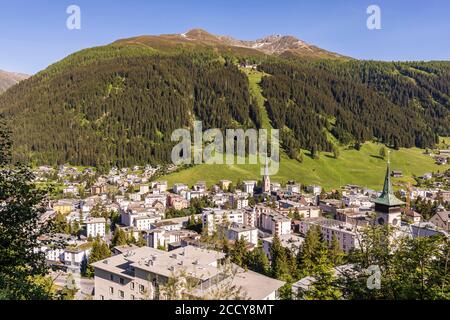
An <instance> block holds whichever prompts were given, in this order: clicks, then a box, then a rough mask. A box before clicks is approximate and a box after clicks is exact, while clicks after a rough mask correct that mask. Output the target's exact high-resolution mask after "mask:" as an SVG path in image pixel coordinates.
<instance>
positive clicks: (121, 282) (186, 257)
mask: <svg viewBox="0 0 450 320" xmlns="http://www.w3.org/2000/svg"><path fill="white" fill-rule="evenodd" d="M224 257H225V255H224V254H223V253H222V252H216V251H210V250H205V249H201V248H196V247H192V246H187V247H183V248H179V249H176V250H173V251H171V252H166V251H160V250H156V249H154V248H150V247H143V248H139V249H136V250H132V251H128V252H127V253H124V254H119V255H116V256H113V257H110V258H108V259H105V260H102V261H98V262H96V263H94V264H93V266H94V268H95V296H94V297H95V299H96V300H154V299H161V300H162V299H165V296H164V294H163V292H164V291H163V290H161V289H162V286H164V285H165V284H166V283H167V281H168V279H169V278H171V277H177V276H181V275H182V274H188V275H189V277H190V278H191V279H192V280H193V281H195V283H196V286H195V288H194V289H193V290H190V292H189V293H187V292H184V293H185V294H189V295H191V296H193V297H197V298H204V299H208V298H212V292H213V291H214V290H215V289H217V288H218V287H219V286H220V285H221V284H223V283H224V281H228V283H230V284H231V285H232V286H235V287H237V288H240V289H241V291H242V292H243V293H244V294H245V295H246V297H247V298H248V299H252V300H270V299H277V298H278V290H279V289H280V288H281V287H282V286H283V285H284V282H282V281H278V280H275V279H271V278H269V277H266V276H263V275H260V274H257V273H255V272H250V271H245V270H241V269H237V268H236V274H235V275H234V276H233V277H230V276H229V275H227V274H226V273H225V272H224V270H223V268H222V267H221V263H222V261H223V259H224Z"/></svg>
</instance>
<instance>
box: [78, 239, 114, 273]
mask: <svg viewBox="0 0 450 320" xmlns="http://www.w3.org/2000/svg"><path fill="white" fill-rule="evenodd" d="M110 256H111V251H110V250H109V247H108V245H107V244H106V242H104V241H102V240H101V239H100V237H96V238H95V239H94V242H93V243H92V250H91V254H90V255H89V264H88V266H87V268H86V269H85V270H83V272H84V275H85V276H86V277H89V278H92V277H94V272H95V270H94V267H93V266H92V264H93V263H94V262H97V261H100V260H103V259H106V258H109V257H110Z"/></svg>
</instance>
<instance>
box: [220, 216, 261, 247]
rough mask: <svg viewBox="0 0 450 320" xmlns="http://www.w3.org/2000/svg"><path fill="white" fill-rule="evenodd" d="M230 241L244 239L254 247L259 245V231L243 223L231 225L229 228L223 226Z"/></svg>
mask: <svg viewBox="0 0 450 320" xmlns="http://www.w3.org/2000/svg"><path fill="white" fill-rule="evenodd" d="M222 228H223V231H224V232H225V235H226V237H227V239H228V240H232V241H236V240H240V239H244V240H245V241H246V242H248V243H251V244H253V245H255V246H256V245H258V229H257V228H255V227H251V226H247V225H245V224H242V223H236V222H234V223H231V224H230V225H229V226H228V227H225V226H222Z"/></svg>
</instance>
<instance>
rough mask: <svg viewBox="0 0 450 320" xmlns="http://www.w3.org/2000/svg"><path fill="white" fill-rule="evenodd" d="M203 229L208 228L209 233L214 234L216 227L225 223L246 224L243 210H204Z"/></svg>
mask: <svg viewBox="0 0 450 320" xmlns="http://www.w3.org/2000/svg"><path fill="white" fill-rule="evenodd" d="M202 222H203V227H207V228H208V233H209V234H212V233H213V232H214V231H215V230H216V226H217V225H220V224H223V223H225V222H229V223H233V222H236V223H241V224H243V223H244V211H243V210H222V209H204V210H203V212H202Z"/></svg>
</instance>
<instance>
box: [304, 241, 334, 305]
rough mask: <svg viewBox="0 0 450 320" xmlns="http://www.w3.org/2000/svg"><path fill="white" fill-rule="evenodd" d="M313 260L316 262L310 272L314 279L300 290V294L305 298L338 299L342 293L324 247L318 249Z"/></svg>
mask: <svg viewBox="0 0 450 320" xmlns="http://www.w3.org/2000/svg"><path fill="white" fill-rule="evenodd" d="M315 261H316V263H315V265H314V267H313V269H312V272H311V276H312V277H313V278H314V280H313V282H312V284H311V285H310V287H309V288H308V289H307V290H306V292H302V293H301V294H300V296H301V297H302V298H303V299H305V300H337V299H340V298H341V296H342V293H341V292H340V290H339V288H338V285H337V282H336V280H337V279H336V277H335V276H334V270H333V265H332V264H331V262H330V260H329V259H328V251H327V249H326V248H324V247H322V248H320V249H319V250H318V252H317V255H316V259H315Z"/></svg>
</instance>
